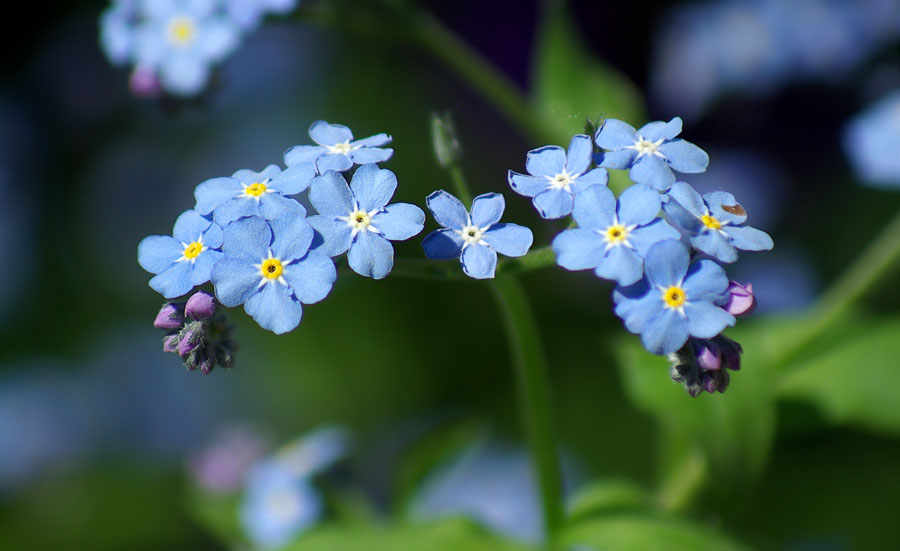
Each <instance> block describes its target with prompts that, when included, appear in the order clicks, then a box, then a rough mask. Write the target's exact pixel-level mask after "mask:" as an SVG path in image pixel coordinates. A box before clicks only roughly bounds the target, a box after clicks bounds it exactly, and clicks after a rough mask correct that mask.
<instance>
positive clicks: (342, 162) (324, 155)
mask: <svg viewBox="0 0 900 551" xmlns="http://www.w3.org/2000/svg"><path fill="white" fill-rule="evenodd" d="M309 137H310V138H312V140H313V141H314V142H316V143H317V144H319V145H295V146H294V147H292V148H290V149H288V150H287V151H285V153H284V164H285V165H287V166H289V167H291V166H294V165H298V164H301V163H315V165H316V169H317V170H318V171H319V174H324V173H325V171H327V170H336V171H338V172H344V171H345V170H349V169H350V168H352V167H353V165H354V163H355V164H358V165H366V164H371V163H381V162H384V161H387V160H388V159H390V158H391V156H392V155H393V154H394V150H393V149H381V148H380V146H382V145H387V144H389V143H391V140H392V138H391V137H390V136H388V135H387V134H383V133H382V134H376V135H374V136H369V137H368V138H363V139H361V140H356V141H353V132H351V131H350V129H349V128H347V127H346V126H344V125H341V124H329V123H327V122H325V121H316V122H314V123H312V125H310V127H309Z"/></svg>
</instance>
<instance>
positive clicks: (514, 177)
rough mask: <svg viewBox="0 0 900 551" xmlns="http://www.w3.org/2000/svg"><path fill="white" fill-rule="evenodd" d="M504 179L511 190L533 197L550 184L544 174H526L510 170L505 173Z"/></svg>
mask: <svg viewBox="0 0 900 551" xmlns="http://www.w3.org/2000/svg"><path fill="white" fill-rule="evenodd" d="M506 179H507V181H509V187H511V188H512V189H513V191H515V192H516V193H518V194H519V195H524V196H525V197H534V196H535V195H537V194H538V193H540V192H542V191H544V190H545V189H547V186H548V185H549V184H550V181H549V180H548V179H547V178H546V177H544V176H528V175H525V174H519V173H518V172H514V171H512V170H510V171H509V172H508V173H507V175H506Z"/></svg>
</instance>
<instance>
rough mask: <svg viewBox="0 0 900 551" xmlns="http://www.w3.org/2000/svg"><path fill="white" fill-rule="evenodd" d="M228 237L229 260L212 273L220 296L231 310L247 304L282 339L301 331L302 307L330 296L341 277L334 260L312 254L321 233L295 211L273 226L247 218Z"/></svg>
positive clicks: (234, 225) (231, 227)
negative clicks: (336, 280) (317, 237)
mask: <svg viewBox="0 0 900 551" xmlns="http://www.w3.org/2000/svg"><path fill="white" fill-rule="evenodd" d="M224 234H225V239H224V243H223V245H222V251H223V252H224V253H225V256H224V258H222V259H221V260H220V261H219V262H218V263H216V265H215V266H214V267H213V271H212V282H213V285H214V286H215V289H216V297H217V298H218V299H219V302H221V303H222V304H224V305H225V306H229V307H230V306H237V305H239V304H243V305H244V310H245V311H246V312H247V313H248V314H249V315H250V316H251V317H252V318H253V319H254V320H256V322H257V323H258V324H259V325H260V326H261V327H262V328H263V329H268V330H270V331H272V332H274V333H277V334H281V333H286V332H288V331H290V330H292V329H294V328H295V327H297V325H298V324H299V323H300V318H301V316H302V314H303V307H302V305H301V303H303V304H312V303H314V302H318V301H320V300H322V299H323V298H325V297H326V296H328V293H329V292H330V291H331V286H332V284H333V283H334V280H335V279H336V278H337V271H336V270H335V267H334V262H332V260H331V258H329V257H328V256H327V255H326V254H324V253H322V252H320V251H319V250H318V249H312V250H311V249H310V246H311V245H312V242H313V236H314V234H315V231H314V230H313V228H312V226H310V225H309V223H308V222H307V221H306V219H305V218H303V217H302V216H298V215H297V213H296V212H295V211H288V212H284V213H282V214H279V215H278V216H276V217H275V218H274V219H272V220H271V221H267V220H264V219H262V218H258V217H255V216H254V217H248V218H241V219H240V220H235V221H234V222H232V223H231V224H229V225H228V226H227V227H226V228H225V230H224Z"/></svg>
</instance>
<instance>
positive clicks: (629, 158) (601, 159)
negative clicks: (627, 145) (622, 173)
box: [596, 149, 638, 170]
mask: <svg viewBox="0 0 900 551" xmlns="http://www.w3.org/2000/svg"><path fill="white" fill-rule="evenodd" d="M637 155H638V152H637V151H635V150H634V149H620V150H618V151H604V152H603V153H600V154H599V155H597V156H596V160H597V165H598V166H602V167H604V168H614V169H617V170H624V169H626V168H631V165H633V164H634V160H635V158H637Z"/></svg>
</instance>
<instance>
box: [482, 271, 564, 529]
mask: <svg viewBox="0 0 900 551" xmlns="http://www.w3.org/2000/svg"><path fill="white" fill-rule="evenodd" d="M491 288H492V289H493V291H494V297H495V298H496V300H497V306H498V307H499V308H500V312H501V314H502V317H503V326H504V328H505V330H506V335H507V339H508V340H509V347H510V353H511V355H512V361H513V365H514V367H515V373H516V387H517V392H518V395H519V405H520V410H521V416H522V421H523V424H524V428H525V435H526V438H527V439H528V444H529V447H530V449H531V455H532V458H533V460H534V469H535V472H536V474H537V479H538V487H539V489H540V494H541V507H542V511H543V518H544V526H545V528H546V530H547V537H548V539H549V541H551V542H553V541H556V538H557V537H558V536H559V533H560V529H561V528H562V523H563V494H562V473H561V470H560V466H559V456H558V451H557V447H556V439H555V438H554V429H553V415H552V408H551V397H550V383H549V380H548V377H547V366H546V363H545V361H544V351H543V347H542V346H541V339H540V333H539V332H538V328H537V323H536V322H535V319H534V315H533V314H532V312H531V308H530V306H529V304H528V299H527V297H526V295H525V292H524V291H523V290H522V287H521V285H520V284H519V282H518V281H516V280H515V278H513V277H510V276H498V277H497V278H496V279H494V280H492V281H491Z"/></svg>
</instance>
